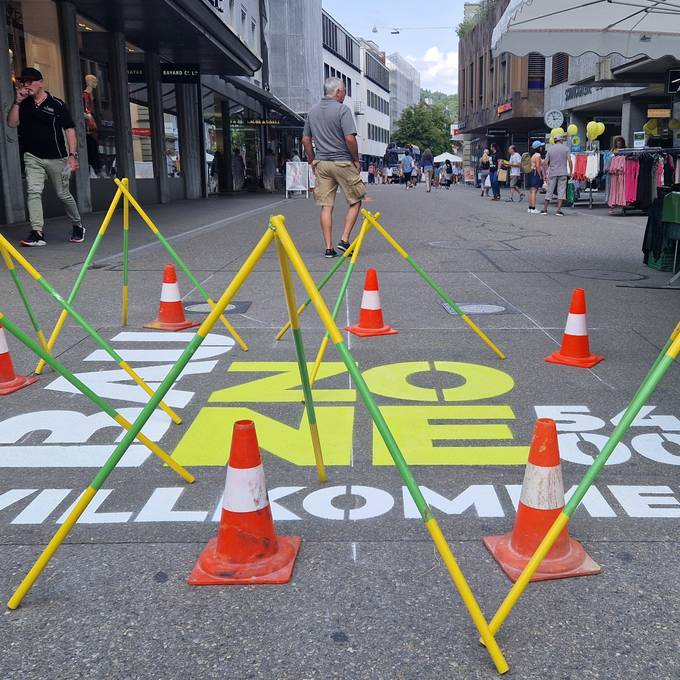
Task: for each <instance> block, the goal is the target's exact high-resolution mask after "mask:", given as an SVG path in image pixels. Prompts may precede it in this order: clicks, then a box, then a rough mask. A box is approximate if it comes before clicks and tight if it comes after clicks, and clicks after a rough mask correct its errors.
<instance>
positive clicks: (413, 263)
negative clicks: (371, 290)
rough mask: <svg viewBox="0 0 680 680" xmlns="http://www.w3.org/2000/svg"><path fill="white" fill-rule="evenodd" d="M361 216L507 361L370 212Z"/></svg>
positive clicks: (366, 211) (365, 211)
mask: <svg viewBox="0 0 680 680" xmlns="http://www.w3.org/2000/svg"><path fill="white" fill-rule="evenodd" d="M361 214H362V215H363V216H364V217H366V218H367V219H368V220H369V221H370V222H371V224H372V225H373V226H374V227H375V228H376V229H377V230H378V231H379V232H380V233H381V234H382V235H383V237H384V238H385V239H386V240H387V242H388V243H389V244H390V245H391V246H392V247H393V248H394V249H395V250H396V251H397V252H398V253H399V254H400V255H401V256H402V257H403V258H404V259H405V260H406V261H407V262H408V263H409V264H410V265H411V267H413V269H415V271H416V272H417V273H418V274H420V276H421V277H422V278H423V279H424V280H425V282H426V283H427V284H428V285H429V286H430V288H432V290H433V291H434V292H435V293H437V295H438V296H439V297H440V298H441V299H442V300H443V301H444V302H446V304H448V305H449V307H451V309H453V310H454V311H455V312H456V314H458V316H459V317H460V318H461V319H462V320H463V321H464V322H465V323H466V324H467V325H468V326H469V327H470V328H471V329H472V330H473V331H474V332H475V333H476V334H477V336H478V337H479V338H480V340H482V342H483V343H484V344H485V345H486V346H487V347H488V348H489V349H490V350H491V351H492V352H494V353H495V354H496V356H497V357H498V358H499V359H505V354H503V352H501V350H500V349H498V347H496V345H495V344H494V343H493V341H492V340H491V339H490V338H489V337H488V336H487V335H486V333H484V331H483V330H482V329H481V328H480V327H479V326H478V325H477V324H476V323H475V322H474V321H473V320H472V319H471V318H470V317H469V316H468V315H467V314H466V313H465V312H464V311H463V310H462V309H461V308H460V307H459V306H458V305H457V304H456V303H455V302H454V301H453V299H452V298H451V296H450V295H449V294H448V293H447V292H446V291H445V290H444V289H443V288H442V287H441V286H440V285H439V284H437V283H436V281H434V279H433V278H432V277H431V276H430V275H429V274H428V273H427V272H426V271H425V270H424V269H423V268H422V267H421V266H420V265H419V264H418V263H417V262H416V261H415V260H414V259H413V258H412V257H411V256H410V255H409V254H408V253H407V252H406V251H405V250H404V249H403V248H402V247H401V246H400V245H399V244H398V243H397V242H396V241H395V239H394V238H392V236H391V235H390V234H389V232H388V231H387V230H386V229H385V227H383V226H382V225H381V224H380V223H379V222H378V221H377V220H376V219H375V216H374V215H372V214H371V213H370V212H368V210H366V209H364V208H362V209H361Z"/></svg>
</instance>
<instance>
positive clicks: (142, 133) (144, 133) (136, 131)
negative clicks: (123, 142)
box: [132, 127, 151, 137]
mask: <svg viewBox="0 0 680 680" xmlns="http://www.w3.org/2000/svg"><path fill="white" fill-rule="evenodd" d="M132 136H133V137H151V128H138V127H133V128H132Z"/></svg>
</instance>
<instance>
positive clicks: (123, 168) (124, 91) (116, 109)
mask: <svg viewBox="0 0 680 680" xmlns="http://www.w3.org/2000/svg"><path fill="white" fill-rule="evenodd" d="M109 77H110V79H111V101H112V106H113V120H114V124H115V138H116V176H117V177H119V178H123V177H127V178H128V179H129V180H130V192H131V193H132V194H134V193H135V192H136V190H137V182H136V180H135V157H134V153H133V150H132V122H131V120H130V95H129V93H128V78H127V52H126V48H125V36H124V35H123V34H122V33H120V32H118V31H116V32H112V33H109Z"/></svg>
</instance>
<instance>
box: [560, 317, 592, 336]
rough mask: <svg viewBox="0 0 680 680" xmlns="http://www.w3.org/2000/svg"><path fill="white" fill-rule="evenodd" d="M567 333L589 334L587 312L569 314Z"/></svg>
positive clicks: (565, 330)
mask: <svg viewBox="0 0 680 680" xmlns="http://www.w3.org/2000/svg"><path fill="white" fill-rule="evenodd" d="M564 332H565V333H566V334H567V335H588V327H587V324H586V315H585V314H572V313H571V312H570V313H569V316H567V325H566V328H565V329H564Z"/></svg>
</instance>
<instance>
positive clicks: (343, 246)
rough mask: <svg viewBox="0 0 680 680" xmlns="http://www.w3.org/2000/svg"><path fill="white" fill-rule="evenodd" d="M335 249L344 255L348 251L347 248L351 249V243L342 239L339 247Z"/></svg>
mask: <svg viewBox="0 0 680 680" xmlns="http://www.w3.org/2000/svg"><path fill="white" fill-rule="evenodd" d="M335 247H336V248H337V249H338V250H339V251H340V252H341V253H344V252H345V251H346V250H347V248H349V241H343V240H342V239H340V240H339V241H338V245H337V246H335Z"/></svg>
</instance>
